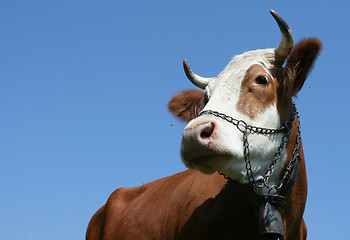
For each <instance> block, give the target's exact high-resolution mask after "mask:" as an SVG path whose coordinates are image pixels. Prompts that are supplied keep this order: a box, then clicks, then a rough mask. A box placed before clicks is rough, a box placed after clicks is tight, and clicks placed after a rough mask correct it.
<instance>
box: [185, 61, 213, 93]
mask: <svg viewBox="0 0 350 240" xmlns="http://www.w3.org/2000/svg"><path fill="white" fill-rule="evenodd" d="M183 65H184V69H185V73H186V76H187V78H188V79H189V80H190V81H191V82H192V83H193V84H194V85H196V86H197V87H199V88H201V89H205V87H206V86H207V85H208V83H209V82H210V80H212V79H215V77H213V78H204V77H201V76H199V75H197V74H195V73H194V72H192V70H191V68H190V66H189V65H188V63H187V60H186V59H184V61H183Z"/></svg>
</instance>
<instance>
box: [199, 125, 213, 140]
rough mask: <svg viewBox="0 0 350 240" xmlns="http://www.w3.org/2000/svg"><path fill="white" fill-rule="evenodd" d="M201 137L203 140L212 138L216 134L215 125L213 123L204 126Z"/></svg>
mask: <svg viewBox="0 0 350 240" xmlns="http://www.w3.org/2000/svg"><path fill="white" fill-rule="evenodd" d="M203 127H204V128H203V129H202V131H201V133H200V136H201V138H203V139H206V138H210V137H211V136H212V134H213V132H214V129H215V124H214V123H213V122H208V123H206V124H205V126H203Z"/></svg>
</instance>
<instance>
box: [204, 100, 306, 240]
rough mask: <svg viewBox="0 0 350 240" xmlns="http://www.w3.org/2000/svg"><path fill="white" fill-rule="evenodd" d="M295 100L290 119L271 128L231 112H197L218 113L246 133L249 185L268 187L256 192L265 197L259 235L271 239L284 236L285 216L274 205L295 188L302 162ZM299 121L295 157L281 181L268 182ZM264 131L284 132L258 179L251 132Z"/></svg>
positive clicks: (271, 133) (270, 133) (281, 202)
mask: <svg viewBox="0 0 350 240" xmlns="http://www.w3.org/2000/svg"><path fill="white" fill-rule="evenodd" d="M292 104H293V114H292V118H291V120H290V121H287V122H285V123H284V124H283V126H282V127H281V128H277V129H269V128H263V127H256V126H252V125H248V124H247V123H246V122H244V121H243V120H237V119H234V118H232V117H230V116H227V115H225V114H223V113H219V112H216V111H212V110H205V111H202V112H200V113H199V115H198V116H201V115H204V114H209V115H213V116H215V117H218V118H221V119H223V120H225V121H227V122H229V123H231V124H233V125H235V126H236V127H237V129H238V130H239V131H240V132H242V134H243V148H244V161H245V167H246V171H247V176H248V181H249V185H250V186H251V187H252V189H254V190H256V189H259V188H263V187H266V188H267V189H268V193H267V194H263V195H260V194H257V193H256V191H254V192H255V193H256V195H257V196H258V197H259V198H260V199H262V203H261V206H260V211H259V229H260V235H261V236H264V237H267V238H269V239H281V238H283V236H284V226H283V220H282V216H281V214H280V212H279V211H278V209H277V208H275V206H274V205H279V206H282V205H283V204H284V198H285V197H286V195H287V194H288V192H289V191H290V190H291V189H292V187H293V184H294V182H295V179H296V176H297V174H298V170H299V162H300V160H301V157H300V148H301V132H300V119H299V114H298V111H297V109H296V107H295V103H294V102H292ZM294 121H296V123H297V136H296V143H295V147H294V151H293V155H292V159H291V160H290V161H289V163H288V166H287V168H286V171H285V173H284V175H283V176H282V178H281V181H280V182H279V183H278V184H274V185H269V184H268V183H267V181H268V179H269V178H270V176H271V174H272V172H273V170H274V168H275V166H276V163H277V161H279V160H280V159H281V155H282V151H283V149H284V147H285V145H286V143H287V142H288V138H289V135H290V132H291V131H292V127H293V123H294ZM251 133H252V134H263V135H275V134H280V133H282V134H283V137H282V139H281V143H280V145H279V146H278V149H277V152H276V153H275V155H274V157H273V160H272V162H271V164H270V166H269V168H268V169H267V170H266V172H265V175H264V177H263V178H262V179H261V180H259V181H257V180H255V178H254V174H253V171H252V166H251V161H250V153H249V142H248V135H249V134H251ZM219 174H221V175H223V176H224V177H225V178H227V179H230V178H228V177H227V176H225V175H224V174H223V173H221V172H219ZM272 190H275V192H274V193H272V194H271V191H272Z"/></svg>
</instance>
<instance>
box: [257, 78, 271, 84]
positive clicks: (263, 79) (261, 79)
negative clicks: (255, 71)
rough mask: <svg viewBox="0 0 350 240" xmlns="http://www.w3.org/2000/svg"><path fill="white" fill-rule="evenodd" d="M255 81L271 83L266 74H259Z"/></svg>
mask: <svg viewBox="0 0 350 240" xmlns="http://www.w3.org/2000/svg"><path fill="white" fill-rule="evenodd" d="M255 82H256V83H257V84H261V85H265V84H268V83H269V80H268V79H267V77H265V76H259V77H257V78H256V79H255Z"/></svg>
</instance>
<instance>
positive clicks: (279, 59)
mask: <svg viewBox="0 0 350 240" xmlns="http://www.w3.org/2000/svg"><path fill="white" fill-rule="evenodd" d="M270 13H271V15H272V16H273V18H274V19H275V20H276V22H277V24H278V26H279V28H280V30H281V35H282V40H281V43H280V44H279V45H278V47H277V48H275V54H276V65H283V63H284V61H285V60H286V58H287V57H288V55H289V53H290V51H291V50H292V48H293V46H294V37H293V32H292V30H291V29H290V27H289V26H288V24H287V23H286V22H285V21H284V20H283V19H282V18H281V17H280V15H278V13H276V12H275V11H274V10H271V11H270Z"/></svg>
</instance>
